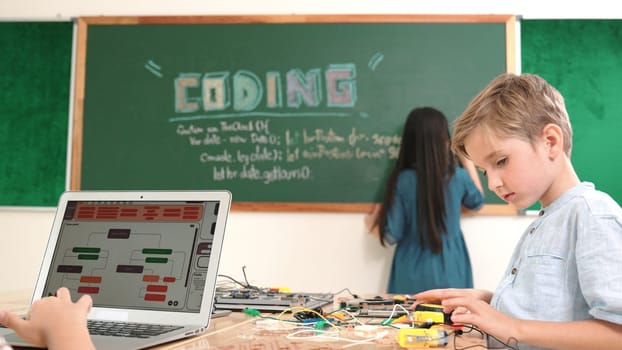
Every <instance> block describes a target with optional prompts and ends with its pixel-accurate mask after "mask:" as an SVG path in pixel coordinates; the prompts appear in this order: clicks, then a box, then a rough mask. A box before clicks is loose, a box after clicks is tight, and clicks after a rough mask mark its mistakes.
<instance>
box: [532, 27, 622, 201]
mask: <svg viewBox="0 0 622 350" xmlns="http://www.w3.org/2000/svg"><path fill="white" fill-rule="evenodd" d="M521 28H522V29H521V31H522V33H521V37H522V71H523V72H529V73H536V74H538V75H540V76H542V77H543V78H544V79H546V80H547V81H548V82H549V83H551V84H552V85H553V86H555V87H556V88H557V89H558V90H559V91H560V92H561V93H562V95H564V97H565V101H566V108H567V110H568V114H569V115H570V120H571V122H572V126H573V134H574V135H573V149H572V162H573V164H574V166H575V170H576V171H577V174H578V175H579V177H580V178H581V179H582V180H584V181H591V182H593V183H594V184H595V185H596V188H597V189H600V190H603V191H605V192H607V193H609V194H610V195H611V196H612V197H613V198H614V199H615V200H616V201H617V202H618V203H622V181H620V179H619V178H618V176H619V174H620V173H621V172H622V162H620V150H621V149H622V138H621V137H620V131H621V130H622V96H621V92H622V51H621V50H620V48H621V47H622V46H621V45H622V21H619V20H525V21H523V22H522V23H521Z"/></svg>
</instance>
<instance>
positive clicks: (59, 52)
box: [0, 22, 73, 206]
mask: <svg viewBox="0 0 622 350" xmlns="http://www.w3.org/2000/svg"><path fill="white" fill-rule="evenodd" d="M72 29H73V23H72V22H0V47H1V48H2V54H0V91H1V92H0V159H1V160H0V205H9V206H13V205H19V206H23V205H33V206H55V205H56V203H57V201H58V196H59V194H60V193H61V192H63V190H64V189H65V173H66V158H67V125H68V123H67V117H68V115H69V82H70V70H71V51H72V46H71V45H72Z"/></svg>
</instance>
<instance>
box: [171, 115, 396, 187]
mask: <svg viewBox="0 0 622 350" xmlns="http://www.w3.org/2000/svg"><path fill="white" fill-rule="evenodd" d="M200 122H201V124H197V122H193V123H190V124H184V123H179V124H177V125H176V127H175V132H176V133H177V135H178V136H179V137H183V138H186V139H187V141H188V143H187V144H188V146H189V147H192V148H201V151H200V152H199V153H198V157H197V159H196V161H197V163H203V164H204V165H205V166H207V167H210V168H211V174H212V180H213V181H215V182H218V181H224V180H249V181H259V182H262V183H264V184H270V183H273V182H277V181H294V180H297V181H305V180H312V179H313V165H312V163H311V161H314V160H322V161H335V162H338V161H342V160H348V161H349V160H372V159H380V160H382V159H395V158H397V153H398V151H399V144H400V136H399V135H396V134H380V133H371V134H369V133H366V132H361V131H358V130H357V129H356V128H355V127H352V128H351V129H350V131H349V132H348V133H347V134H341V133H339V132H337V131H335V130H333V129H332V128H327V129H324V128H314V129H307V128H302V129H291V128H287V129H285V130H284V131H283V133H282V134H277V133H274V132H272V131H271V129H270V124H271V120H270V119H256V120H253V121H244V122H239V121H235V122H229V121H223V120H203V121H200Z"/></svg>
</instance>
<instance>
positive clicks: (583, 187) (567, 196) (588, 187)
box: [538, 181, 595, 216]
mask: <svg viewBox="0 0 622 350" xmlns="http://www.w3.org/2000/svg"><path fill="white" fill-rule="evenodd" d="M594 189H595V186H594V184H593V183H591V182H587V181H585V182H581V183H579V184H578V185H576V186H574V187H573V188H571V189H569V190H568V191H566V192H564V194H562V195H561V196H559V198H557V199H556V200H554V201H553V203H551V204H549V206H548V207H543V208H542V209H540V211H539V212H538V215H539V216H544V215H547V214H548V213H551V212H554V211H555V210H557V209H558V208H561V207H562V206H564V204H566V203H567V202H568V201H570V200H571V199H573V198H575V197H577V196H579V195H581V194H582V193H584V192H585V191H593V190H594Z"/></svg>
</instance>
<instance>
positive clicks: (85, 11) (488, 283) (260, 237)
mask: <svg viewBox="0 0 622 350" xmlns="http://www.w3.org/2000/svg"><path fill="white" fill-rule="evenodd" d="M551 3H552V2H551ZM608 7H609V3H608V2H605V0H597V1H591V2H590V8H589V9H584V8H583V6H581V5H580V4H574V5H572V4H570V3H564V7H563V8H557V7H556V6H555V4H549V3H548V2H542V1H538V2H536V1H532V0H529V1H520V2H510V1H497V0H490V1H483V0H480V1H470V2H463V1H459V0H454V1H428V2H422V1H410V2H405V1H400V0H385V1H377V0H373V1H371V0H341V1H334V0H298V1H292V0H262V1H259V0H237V1H232V0H226V1H224V0H223V1H210V0H192V1H189V0H186V1H181V0H180V1H169V0H134V1H126V0H106V1H103V0H92V1H83V0H56V1H47V0H22V1H18V2H14V1H7V0H4V1H0V20H25V21H27V20H67V19H70V18H74V17H77V16H82V15H212V14H223V15H234V14H349V13H352V14H355V13H372V14H373V13H377V14H388V13H392V14H393V13H396V14H399V13H404V14H416V13H422V14H430V13H442V14H451V13H457V14H460V13H462V14H486V13H491V14H507V13H511V14H517V15H522V16H523V17H524V18H616V17H618V18H619V17H621V16H620V13H618V14H616V13H612V11H611V10H610V9H609V8H608ZM68 103H69V101H68ZM53 215H54V211H53V208H29V207H18V208H8V207H5V208H1V207H0V228H1V231H0V292H2V291H6V290H23V289H32V288H33V282H34V280H35V278H36V274H37V272H38V269H39V264H40V260H41V258H42V256H43V252H44V249H45V245H46V242H47V235H48V232H49V228H50V226H51V223H52V220H53ZM532 219H533V218H532V217H530V216H481V215H479V216H478V215H476V216H471V217H466V218H464V220H463V223H462V226H463V230H464V233H465V238H466V241H467V244H468V246H469V250H470V252H471V259H472V263H473V269H474V278H475V286H476V287H477V288H486V289H494V287H495V285H496V282H497V280H498V279H499V278H500V276H501V274H502V273H503V271H504V269H505V265H506V262H507V259H508V258H509V255H510V254H511V252H512V249H513V246H514V244H515V243H516V241H517V240H518V237H519V236H520V234H521V232H522V231H523V230H524V228H525V227H526V226H527V225H528V224H529V222H530V221H531V220H532ZM391 256H392V248H383V247H380V245H379V244H378V242H377V241H376V240H375V239H374V238H373V237H371V236H370V235H368V234H367V233H366V232H365V229H364V225H363V214H360V213H346V214H344V213H334V214H331V213H269V212H233V213H232V214H231V216H230V218H229V221H228V225H227V235H226V241H225V245H224V252H223V258H222V261H221V269H220V273H221V274H226V275H229V276H231V277H233V278H236V279H240V280H243V274H242V267H243V266H246V274H247V277H248V279H249V281H250V282H251V283H253V284H255V285H259V286H265V287H267V286H287V287H290V288H291V289H292V290H294V291H305V292H315V291H317V292H337V291H339V290H341V289H343V288H349V289H350V290H351V291H353V292H355V293H381V292H383V291H384V288H385V284H386V280H387V278H388V271H389V268H390V263H391Z"/></svg>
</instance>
